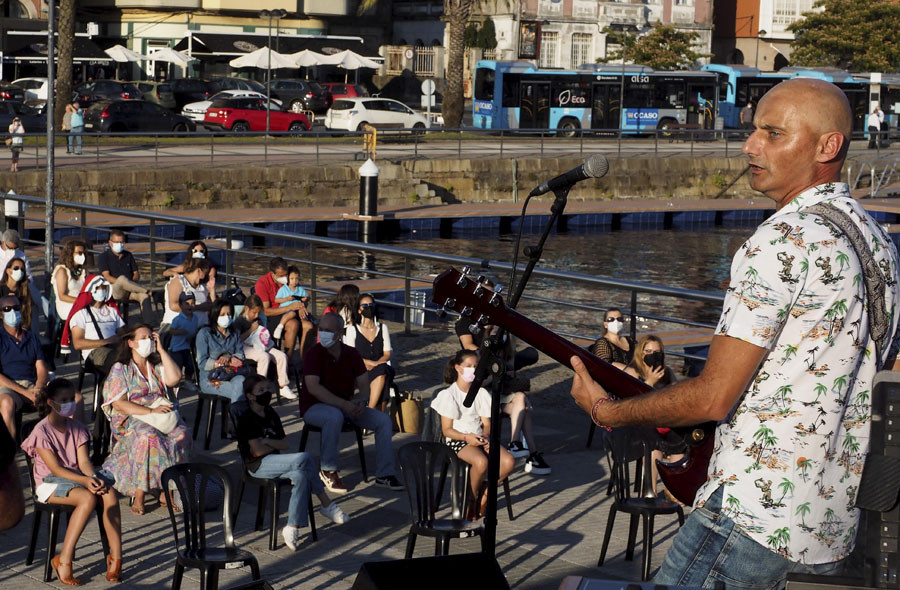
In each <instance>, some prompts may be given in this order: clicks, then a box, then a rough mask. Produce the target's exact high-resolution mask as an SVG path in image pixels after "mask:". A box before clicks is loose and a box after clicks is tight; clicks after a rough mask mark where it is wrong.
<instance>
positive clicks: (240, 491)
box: [231, 477, 246, 523]
mask: <svg viewBox="0 0 900 590" xmlns="http://www.w3.org/2000/svg"><path fill="white" fill-rule="evenodd" d="M244 486H246V482H245V481H244V478H243V477H242V478H241V484H240V486H239V487H238V497H237V503H236V504H235V505H234V513H233V514H232V516H231V518H232V519H233V520H234V522H235V523H237V519H238V514H240V512H241V502H242V501H243V500H244Z"/></svg>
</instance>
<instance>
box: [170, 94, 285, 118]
mask: <svg viewBox="0 0 900 590" xmlns="http://www.w3.org/2000/svg"><path fill="white" fill-rule="evenodd" d="M230 97H234V98H241V97H243V98H262V99H265V98H266V95H265V94H263V93H261V92H256V91H255V90H223V91H222V92H219V93H217V94H215V95H213V96H211V97H209V99H208V100H200V101H197V102H192V103H190V104H186V105H184V108H183V109H181V114H182V115H184V116H185V117H187V118H188V119H192V120H194V121H197V122H199V123H202V122H203V119H205V118H206V109H208V108H209V106H210V105H211V104H212V103H213V102H215V101H217V100H219V99H220V98H230ZM276 105H277V106H278V110H279V111H280V110H282V108H283V105H282V103H281V101H280V100H278V99H274V98H273V99H272V106H276Z"/></svg>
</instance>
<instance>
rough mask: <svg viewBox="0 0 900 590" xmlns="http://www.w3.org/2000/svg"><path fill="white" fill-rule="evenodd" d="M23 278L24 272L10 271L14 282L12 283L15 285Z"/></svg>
mask: <svg viewBox="0 0 900 590" xmlns="http://www.w3.org/2000/svg"><path fill="white" fill-rule="evenodd" d="M24 276H25V271H24V270H14V271H12V280H14V281H15V282H17V283H18V282H19V281H21V280H22V277H24Z"/></svg>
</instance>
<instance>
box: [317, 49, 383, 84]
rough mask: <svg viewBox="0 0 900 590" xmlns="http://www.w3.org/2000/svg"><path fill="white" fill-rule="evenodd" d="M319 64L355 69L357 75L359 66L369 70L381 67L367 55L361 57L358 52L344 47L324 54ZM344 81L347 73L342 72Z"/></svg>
mask: <svg viewBox="0 0 900 590" xmlns="http://www.w3.org/2000/svg"><path fill="white" fill-rule="evenodd" d="M320 65H332V66H339V67H342V68H344V69H345V70H356V71H357V75H358V74H359V69H360V68H368V69H371V70H377V69H379V68H380V67H381V65H379V64H378V63H377V62H375V61H372V60H371V59H369V58H368V57H363V56H361V55H360V54H358V53H356V52H354V51H351V50H349V49H345V50H344V51H341V52H339V53H335V54H334V55H329V56H326V57H325V59H324V60H322V63H321V64H320ZM344 82H347V74H346V73H345V74H344Z"/></svg>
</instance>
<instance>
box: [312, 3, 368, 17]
mask: <svg viewBox="0 0 900 590" xmlns="http://www.w3.org/2000/svg"><path fill="white" fill-rule="evenodd" d="M352 4H354V3H353V2H352V1H351V0H304V2H303V12H305V13H306V14H308V15H310V16H352V15H354V14H356V11H355V10H354V8H353V6H352Z"/></svg>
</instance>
